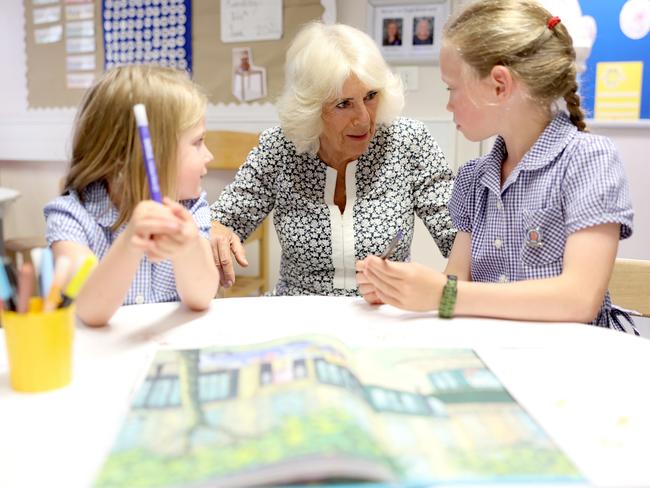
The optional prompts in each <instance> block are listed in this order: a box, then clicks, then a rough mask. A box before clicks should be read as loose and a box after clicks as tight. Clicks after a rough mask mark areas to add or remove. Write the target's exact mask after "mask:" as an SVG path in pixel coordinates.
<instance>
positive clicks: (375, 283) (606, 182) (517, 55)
mask: <svg viewBox="0 0 650 488" xmlns="http://www.w3.org/2000/svg"><path fill="white" fill-rule="evenodd" d="M443 39H444V40H443V45H442V49H441V54H440V71H441V77H442V81H443V82H444V83H445V84H446V85H447V86H448V90H449V102H448V105H447V109H448V110H449V111H451V112H452V113H453V115H454V121H455V123H456V125H457V127H458V130H460V131H461V132H462V133H463V134H464V135H465V137H466V138H468V139H469V140H472V141H481V140H484V139H487V138H490V137H493V136H496V141H495V143H494V146H493V148H492V150H491V151H490V152H489V153H488V154H486V155H484V156H481V157H479V158H477V159H474V160H471V161H469V162H467V163H466V164H464V165H463V166H462V167H461V168H460V170H459V172H458V176H457V178H456V181H455V184H454V190H453V194H452V198H451V201H450V204H449V211H450V214H451V217H452V221H453V223H454V226H455V227H456V228H457V229H458V234H457V236H456V239H455V241H454V245H453V248H452V251H451V255H450V257H449V261H448V265H447V268H446V269H445V273H444V274H443V273H440V272H437V271H434V270H431V269H427V268H425V267H423V266H420V265H418V264H415V263H396V262H390V261H386V260H382V259H379V258H377V257H369V258H366V259H364V260H363V261H360V262H358V263H357V270H358V272H359V273H358V280H359V283H360V291H361V293H362V294H363V295H364V297H365V298H366V300H367V301H368V302H370V303H388V304H392V305H395V306H397V307H400V308H404V309H410V310H419V311H426V310H432V309H438V313H439V315H440V316H442V317H451V316H452V315H453V314H454V313H456V314H460V315H469V316H483V317H496V318H505V319H518V320H536V321H562V322H584V323H591V324H593V325H599V326H603V327H611V328H615V329H619V330H625V328H624V327H623V326H622V325H621V323H620V321H619V320H618V319H617V309H615V308H614V307H612V304H611V300H610V297H609V294H608V292H607V284H608V281H609V278H610V275H611V272H612V268H613V265H614V261H615V258H616V252H617V247H618V241H619V240H620V239H625V238H627V237H629V236H630V235H631V234H632V218H633V212H632V207H631V200H630V194H629V189H628V185H627V183H626V180H625V175H624V171H623V165H622V163H621V161H620V158H619V155H618V152H617V150H616V148H615V147H614V145H613V143H612V142H611V141H610V140H608V139H606V138H604V137H599V136H596V135H592V134H589V133H588V132H587V128H586V124H585V120H584V113H583V111H582V109H581V108H580V96H579V95H578V83H577V80H576V62H575V50H574V48H573V44H572V40H571V36H570V35H569V33H568V31H567V29H566V27H565V26H564V24H563V23H562V21H561V20H560V19H559V18H558V17H554V16H553V15H551V13H549V12H548V11H547V10H545V9H544V8H543V7H542V6H540V5H539V3H537V2H536V1H533V0H479V1H476V2H473V3H471V4H469V5H468V6H467V7H466V8H465V9H464V10H462V11H461V12H460V13H459V14H458V15H457V16H456V17H455V18H453V19H451V20H450V21H449V23H448V24H447V25H446V27H445V31H444V37H443Z"/></svg>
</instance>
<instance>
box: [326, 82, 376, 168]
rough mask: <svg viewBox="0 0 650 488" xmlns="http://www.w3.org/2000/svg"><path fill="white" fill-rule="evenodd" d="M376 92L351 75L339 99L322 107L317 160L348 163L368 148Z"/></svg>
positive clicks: (371, 134)
mask: <svg viewBox="0 0 650 488" xmlns="http://www.w3.org/2000/svg"><path fill="white" fill-rule="evenodd" d="M378 94H379V92H378V90H375V89H371V88H368V87H367V86H364V85H363V84H362V83H361V81H359V79H358V78H357V77H356V76H355V75H350V77H349V78H348V79H347V80H346V81H345V83H344V84H343V90H342V93H341V97H340V98H337V99H335V100H331V101H329V102H325V104H324V105H323V112H322V115H321V117H322V119H323V132H322V134H321V135H320V150H319V155H320V157H321V158H322V159H323V160H324V161H325V162H327V163H330V164H337V163H338V164H340V163H344V162H348V161H352V160H354V159H357V158H358V157H359V156H361V155H362V154H363V153H364V152H366V150H367V149H368V145H369V144H370V141H371V140H372V138H373V136H374V135H375V118H376V116H377V107H378V105H379V99H378Z"/></svg>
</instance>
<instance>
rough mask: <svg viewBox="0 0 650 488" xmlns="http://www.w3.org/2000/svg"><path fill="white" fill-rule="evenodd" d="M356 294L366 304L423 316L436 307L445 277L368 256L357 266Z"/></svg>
mask: <svg viewBox="0 0 650 488" xmlns="http://www.w3.org/2000/svg"><path fill="white" fill-rule="evenodd" d="M356 269H357V282H358V283H359V291H360V292H361V294H363V296H364V298H365V299H366V301H368V302H369V303H387V304H389V305H394V306H396V307H399V308H403V309H406V310H413V311H416V312H424V311H428V310H433V309H435V308H437V307H438V302H439V301H440V295H441V294H442V288H443V287H444V285H445V283H446V279H445V275H443V274H442V273H439V272H438V271H435V270H433V269H429V268H426V267H425V266H422V265H420V264H416V263H397V262H393V261H387V260H384V259H380V258H378V257H377V256H369V257H367V258H366V259H364V260H363V261H359V262H357V265H356Z"/></svg>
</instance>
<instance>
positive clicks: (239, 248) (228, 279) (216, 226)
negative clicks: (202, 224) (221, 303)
mask: <svg viewBox="0 0 650 488" xmlns="http://www.w3.org/2000/svg"><path fill="white" fill-rule="evenodd" d="M210 243H211V244H212V254H213V255H214V264H216V266H217V268H218V269H219V276H220V281H221V283H222V285H223V287H224V288H229V287H230V286H232V285H233V284H234V283H235V268H234V264H233V260H232V256H233V255H234V256H235V259H236V260H237V262H238V263H239V264H240V265H241V266H244V267H246V266H248V261H247V259H246V251H245V250H244V246H243V245H242V243H241V241H240V240H239V236H238V235H237V234H235V233H234V232H233V231H232V230H230V229H229V228H228V227H226V226H225V225H222V224H220V223H219V222H217V221H216V220H214V221H212V228H211V229H210Z"/></svg>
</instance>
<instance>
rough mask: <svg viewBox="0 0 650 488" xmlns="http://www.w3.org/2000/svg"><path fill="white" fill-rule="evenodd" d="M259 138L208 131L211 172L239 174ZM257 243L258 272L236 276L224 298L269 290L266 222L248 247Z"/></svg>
mask: <svg viewBox="0 0 650 488" xmlns="http://www.w3.org/2000/svg"><path fill="white" fill-rule="evenodd" d="M258 138H259V136H258V134H254V133H250V132H236V131H226V130H215V131H208V132H207V133H206V135H205V145H206V146H207V148H208V149H209V150H210V152H211V153H212V155H213V156H214V160H213V161H212V162H211V163H210V164H209V165H208V169H211V170H221V169H228V170H236V169H238V168H239V167H240V166H241V164H242V163H243V162H244V161H245V160H246V156H248V153H249V152H250V151H251V149H253V148H254V147H255V146H257V144H258ZM255 242H257V245H258V247H259V263H258V272H257V274H255V275H253V276H236V277H235V284H234V285H233V286H232V287H230V288H226V289H224V290H223V296H224V297H226V298H230V297H247V296H253V295H262V294H264V293H266V291H267V290H268V285H267V280H268V268H269V264H268V252H269V241H268V224H267V222H266V220H264V222H262V224H261V225H260V226H259V227H258V228H257V229H256V230H255V232H253V233H252V234H251V235H250V236H249V237H248V239H246V242H245V243H244V244H245V245H247V246H248V245H249V244H253V243H255Z"/></svg>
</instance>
